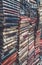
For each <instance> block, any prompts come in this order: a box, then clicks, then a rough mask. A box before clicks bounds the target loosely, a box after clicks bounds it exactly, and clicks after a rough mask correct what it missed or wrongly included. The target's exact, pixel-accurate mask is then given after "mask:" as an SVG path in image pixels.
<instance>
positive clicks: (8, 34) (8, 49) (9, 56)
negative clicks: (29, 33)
mask: <svg viewBox="0 0 42 65" xmlns="http://www.w3.org/2000/svg"><path fill="white" fill-rule="evenodd" d="M0 9H1V10H0V23H1V25H2V26H1V25H0V30H1V29H2V31H1V32H0V33H1V34H0V36H1V38H2V39H1V38H0V42H1V43H0V48H1V65H12V63H14V61H16V59H17V50H18V48H17V47H18V21H19V20H20V18H19V3H18V2H17V1H14V0H3V1H0ZM1 17H2V18H1ZM14 65H15V64H14Z"/></svg>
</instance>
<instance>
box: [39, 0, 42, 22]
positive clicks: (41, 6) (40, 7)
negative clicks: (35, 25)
mask: <svg viewBox="0 0 42 65" xmlns="http://www.w3.org/2000/svg"><path fill="white" fill-rule="evenodd" d="M39 13H40V23H42V1H41V0H40V5H39Z"/></svg>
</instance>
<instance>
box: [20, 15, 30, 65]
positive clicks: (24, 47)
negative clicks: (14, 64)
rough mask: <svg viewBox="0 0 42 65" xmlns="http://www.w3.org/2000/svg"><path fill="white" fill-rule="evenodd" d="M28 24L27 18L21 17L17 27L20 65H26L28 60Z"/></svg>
mask: <svg viewBox="0 0 42 65" xmlns="http://www.w3.org/2000/svg"><path fill="white" fill-rule="evenodd" d="M28 30H29V22H28V19H27V16H21V21H20V27H19V34H20V35H19V62H20V64H21V65H26V64H27V58H28V32H29V31H28Z"/></svg>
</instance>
